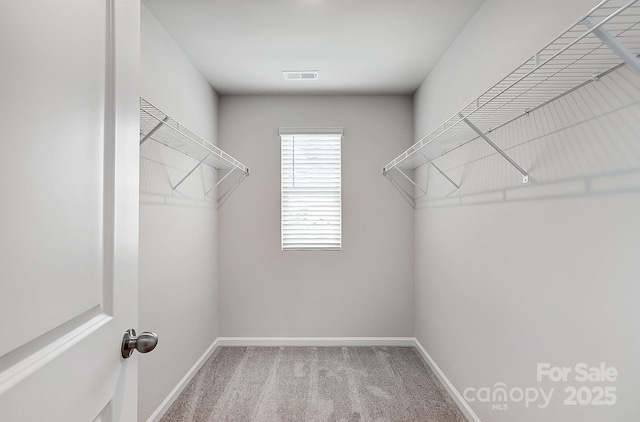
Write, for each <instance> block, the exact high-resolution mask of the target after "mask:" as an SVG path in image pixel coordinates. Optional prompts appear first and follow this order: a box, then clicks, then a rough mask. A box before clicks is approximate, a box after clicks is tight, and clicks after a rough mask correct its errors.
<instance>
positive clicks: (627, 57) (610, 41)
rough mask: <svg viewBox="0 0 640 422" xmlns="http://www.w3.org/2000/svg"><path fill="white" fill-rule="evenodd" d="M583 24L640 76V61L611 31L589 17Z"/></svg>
mask: <svg viewBox="0 0 640 422" xmlns="http://www.w3.org/2000/svg"><path fill="white" fill-rule="evenodd" d="M582 23H583V24H584V25H585V26H586V27H587V28H589V29H591V31H592V32H593V34H595V35H596V36H597V37H598V38H600V40H601V41H602V42H603V43H605V44H606V45H607V47H609V48H610V49H611V50H612V51H613V52H614V53H616V54H617V55H618V57H620V58H621V59H622V60H624V62H625V63H626V64H627V66H629V67H630V68H632V69H633V70H635V71H636V73H638V74H640V59H638V57H637V56H636V55H635V54H633V53H632V52H631V51H629V49H627V47H625V46H624V45H623V44H622V43H621V42H620V41H618V40H617V39H616V38H615V37H614V36H613V35H611V33H610V32H609V31H607V30H606V29H604V28H603V27H602V26H598V25H597V24H596V23H595V22H594V21H593V19H591V18H589V17H587V18H585V19H584V20H583V21H582Z"/></svg>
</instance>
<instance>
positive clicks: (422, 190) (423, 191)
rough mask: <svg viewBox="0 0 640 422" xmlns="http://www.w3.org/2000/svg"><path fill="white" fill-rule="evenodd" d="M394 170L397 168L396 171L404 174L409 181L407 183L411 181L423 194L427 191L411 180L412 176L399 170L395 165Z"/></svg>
mask: <svg viewBox="0 0 640 422" xmlns="http://www.w3.org/2000/svg"><path fill="white" fill-rule="evenodd" d="M396 170H398V172H399V173H400V174H401V175H403V176H404V178H405V179H407V180H408V181H409V183H411V184H412V185H413V186H415V187H416V188H418V190H419V191H420V192H422V193H424V194H425V195H426V194H427V191H426V190H424V189H422V188H421V187H420V186H418V184H417V183H416V182H414V181H413V179H412V178H410V177H409V176H407V174H406V173H405V172H404V171H402V170H400V169H399V168H397V167H396Z"/></svg>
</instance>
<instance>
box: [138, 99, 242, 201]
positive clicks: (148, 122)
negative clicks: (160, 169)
mask: <svg viewBox="0 0 640 422" xmlns="http://www.w3.org/2000/svg"><path fill="white" fill-rule="evenodd" d="M148 140H153V141H155V142H157V143H159V144H161V145H164V146H165V147H167V148H169V149H170V150H173V151H176V152H179V153H181V154H184V155H186V156H189V157H191V158H192V159H193V160H195V162H196V165H195V166H194V167H193V168H191V169H190V170H189V171H187V172H186V174H185V175H184V176H183V177H182V178H181V179H180V181H178V182H177V183H176V184H175V185H173V184H172V185H171V189H172V191H174V192H175V191H176V190H177V189H178V188H179V187H180V186H181V185H182V184H183V183H184V182H185V181H186V180H187V179H188V178H189V177H191V176H192V175H193V174H194V173H195V172H196V170H198V169H199V168H201V167H202V166H208V167H209V168H211V169H213V170H215V174H216V176H215V183H214V184H213V186H212V187H211V188H209V189H206V187H205V188H204V197H205V198H209V199H213V200H215V202H216V207H219V206H220V205H222V203H223V202H224V200H226V199H227V198H228V196H229V195H230V194H231V192H232V191H234V190H235V189H236V187H237V186H238V185H239V184H240V183H241V182H242V181H243V180H244V178H245V177H247V176H248V175H249V167H247V166H245V165H244V164H242V163H241V162H240V161H238V160H236V159H235V158H234V157H232V156H231V155H229V154H228V153H226V152H224V151H223V150H221V149H220V148H218V147H217V146H215V145H214V144H212V143H211V142H208V141H206V140H204V139H203V138H201V137H199V136H198V135H196V134H195V133H193V132H191V131H190V130H189V129H187V128H186V127H184V126H183V125H182V124H180V123H178V122H177V121H176V120H174V119H173V118H171V117H170V116H168V115H167V114H165V113H164V112H162V111H160V110H159V109H158V108H157V107H155V106H154V105H152V104H151V103H149V102H148V101H146V100H145V99H143V98H140V147H142V146H143V145H144V144H145V142H147V141H148ZM141 155H142V153H141ZM143 158H144V157H143Z"/></svg>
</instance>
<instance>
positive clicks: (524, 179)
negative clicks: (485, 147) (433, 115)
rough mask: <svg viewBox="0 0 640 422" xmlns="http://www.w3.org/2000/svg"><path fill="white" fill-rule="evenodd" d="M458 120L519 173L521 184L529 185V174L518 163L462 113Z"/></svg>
mask: <svg viewBox="0 0 640 422" xmlns="http://www.w3.org/2000/svg"><path fill="white" fill-rule="evenodd" d="M460 118H461V119H462V121H463V122H465V123H466V124H467V126H469V127H470V128H471V129H472V130H473V131H474V132H475V133H477V134H478V136H479V137H481V138H482V139H484V140H485V141H486V142H487V143H488V144H489V145H491V148H493V149H495V150H496V151H497V152H498V154H500V155H502V158H504V159H505V160H507V161H508V162H509V164H511V165H512V166H513V167H515V168H516V170H518V171H519V172H520V174H522V183H529V174H528V173H527V172H526V170H525V169H523V168H522V167H520V165H519V164H518V163H516V162H515V161H513V158H511V157H509V156H508V155H507V153H505V152H504V151H503V150H502V148H500V147H499V146H498V145H496V144H495V143H494V142H493V141H492V140H491V139H490V138H489V137H488V136H487V135H485V134H484V133H483V132H482V131H481V130H480V129H478V128H477V127H476V125H474V124H473V123H471V122H470V121H469V119H467V118H466V117H464V116H463V115H462V113H461V114H460ZM458 189H460V187H458Z"/></svg>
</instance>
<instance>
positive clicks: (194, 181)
mask: <svg viewBox="0 0 640 422" xmlns="http://www.w3.org/2000/svg"><path fill="white" fill-rule="evenodd" d="M244 177H246V174H245V173H243V172H241V171H239V170H237V169H235V170H233V169H232V170H229V169H218V168H215V167H213V166H211V165H209V164H207V163H202V162H199V161H198V160H196V159H194V158H193V157H190V156H188V155H186V154H184V153H182V152H180V151H177V150H174V149H172V148H171V147H169V146H166V145H163V144H161V143H159V142H152V141H151V142H145V143H144V144H142V145H141V147H140V201H141V202H143V203H153V204H168V205H181V206H185V205H187V206H189V205H190V206H198V207H206V208H218V207H220V206H221V205H222V204H223V203H224V201H225V200H226V199H227V198H228V197H229V195H231V193H232V192H233V191H234V190H235V189H236V188H237V187H238V185H239V184H240V183H241V182H242V180H244Z"/></svg>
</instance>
